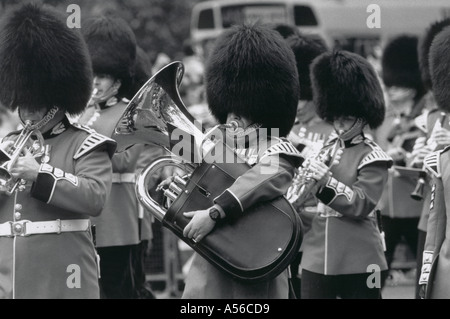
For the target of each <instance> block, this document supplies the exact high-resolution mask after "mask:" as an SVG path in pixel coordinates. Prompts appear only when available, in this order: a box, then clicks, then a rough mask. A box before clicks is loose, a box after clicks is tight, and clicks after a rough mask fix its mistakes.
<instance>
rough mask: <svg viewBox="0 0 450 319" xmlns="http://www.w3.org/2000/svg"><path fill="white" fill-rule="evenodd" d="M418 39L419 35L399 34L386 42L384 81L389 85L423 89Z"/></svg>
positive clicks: (382, 59)
mask: <svg viewBox="0 0 450 319" xmlns="http://www.w3.org/2000/svg"><path fill="white" fill-rule="evenodd" d="M418 41H419V40H418V38H417V36H412V35H399V36H397V37H395V38H393V39H391V40H390V41H389V42H388V43H387V44H386V46H385V47H384V50H383V54H382V58H381V66H382V78H383V82H384V84H385V85H386V86H387V87H390V86H398V87H403V88H410V89H415V90H418V91H422V88H423V84H422V78H421V75H420V71H419V58H418V53H417V43H418Z"/></svg>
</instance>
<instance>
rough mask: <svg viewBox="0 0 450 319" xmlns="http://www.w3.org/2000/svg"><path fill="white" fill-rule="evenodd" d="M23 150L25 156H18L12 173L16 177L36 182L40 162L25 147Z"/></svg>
mask: <svg viewBox="0 0 450 319" xmlns="http://www.w3.org/2000/svg"><path fill="white" fill-rule="evenodd" d="M23 152H24V154H23V156H19V157H18V158H17V161H16V163H15V164H14V165H13V166H12V168H11V171H10V173H11V175H12V176H13V177H14V178H15V179H24V180H27V181H31V182H34V181H36V179H37V176H38V172H39V167H40V164H39V163H38V162H37V161H36V159H35V158H34V157H33V155H32V154H31V153H30V152H29V151H28V150H26V149H24V150H23Z"/></svg>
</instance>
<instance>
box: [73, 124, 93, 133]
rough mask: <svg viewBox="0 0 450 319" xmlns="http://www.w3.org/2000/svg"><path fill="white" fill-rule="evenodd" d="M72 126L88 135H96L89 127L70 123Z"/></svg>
mask: <svg viewBox="0 0 450 319" xmlns="http://www.w3.org/2000/svg"><path fill="white" fill-rule="evenodd" d="M72 126H74V127H76V128H77V129H80V130H83V131H85V132H87V133H89V134H91V133H96V132H95V130H94V129H92V128H90V127H89V126H86V125H82V124H80V123H76V122H75V123H72Z"/></svg>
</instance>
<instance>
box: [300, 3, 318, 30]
mask: <svg viewBox="0 0 450 319" xmlns="http://www.w3.org/2000/svg"><path fill="white" fill-rule="evenodd" d="M294 22H295V25H297V26H316V25H318V23H317V19H316V15H315V14H314V12H313V10H312V9H311V7H308V6H294Z"/></svg>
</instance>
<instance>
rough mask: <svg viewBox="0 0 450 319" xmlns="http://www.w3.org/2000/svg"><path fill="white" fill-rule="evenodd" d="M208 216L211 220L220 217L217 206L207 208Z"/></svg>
mask: <svg viewBox="0 0 450 319" xmlns="http://www.w3.org/2000/svg"><path fill="white" fill-rule="evenodd" d="M209 217H210V218H211V219H212V220H213V221H215V222H216V221H218V220H219V219H220V212H219V210H218V209H217V208H215V207H213V208H211V209H210V210H209Z"/></svg>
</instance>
